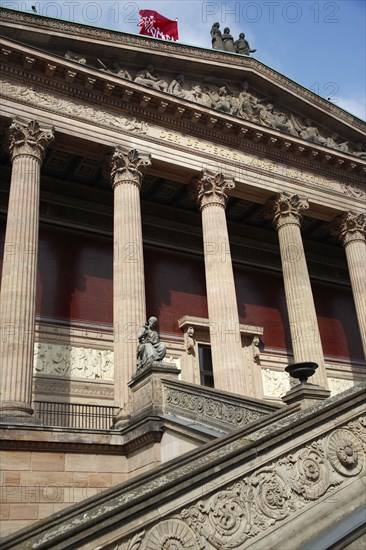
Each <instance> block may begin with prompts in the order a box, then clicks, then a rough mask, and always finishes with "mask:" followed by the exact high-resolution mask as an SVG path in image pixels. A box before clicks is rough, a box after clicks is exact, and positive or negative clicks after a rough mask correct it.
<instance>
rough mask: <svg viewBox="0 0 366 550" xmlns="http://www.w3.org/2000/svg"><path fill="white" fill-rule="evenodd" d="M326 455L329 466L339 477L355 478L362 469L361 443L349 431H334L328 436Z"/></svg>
mask: <svg viewBox="0 0 366 550" xmlns="http://www.w3.org/2000/svg"><path fill="white" fill-rule="evenodd" d="M328 454H329V460H330V463H331V465H332V466H333V468H334V469H335V470H336V471H337V472H338V473H339V474H341V475H344V476H347V477H351V476H356V475H358V474H359V473H360V472H361V470H362V469H363V465H364V453H363V448H362V442H361V441H360V439H359V438H358V437H357V436H356V435H354V434H353V433H352V432H350V431H349V430H344V429H340V430H336V431H335V432H333V433H332V434H331V435H330V436H329V439H328Z"/></svg>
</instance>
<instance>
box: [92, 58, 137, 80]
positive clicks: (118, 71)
mask: <svg viewBox="0 0 366 550" xmlns="http://www.w3.org/2000/svg"><path fill="white" fill-rule="evenodd" d="M97 65H98V69H99V70H100V71H104V72H106V73H111V74H114V75H115V76H119V77H120V78H126V79H127V80H132V76H131V75H130V73H129V72H128V71H127V69H124V68H122V67H121V65H120V64H119V63H118V61H117V60H116V59H114V60H113V61H112V66H111V68H110V69H109V68H108V67H107V65H106V64H105V63H104V62H103V61H102V60H101V59H97Z"/></svg>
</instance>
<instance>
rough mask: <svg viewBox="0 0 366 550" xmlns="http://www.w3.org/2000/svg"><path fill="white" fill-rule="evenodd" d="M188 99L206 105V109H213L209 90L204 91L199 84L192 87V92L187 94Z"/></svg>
mask: <svg viewBox="0 0 366 550" xmlns="http://www.w3.org/2000/svg"><path fill="white" fill-rule="evenodd" d="M186 98H187V99H190V100H191V101H195V102H196V103H199V104H200V105H205V106H206V107H211V105H212V101H211V97H210V94H209V92H208V90H207V88H205V89H204V90H202V88H201V86H200V85H199V84H195V85H194V86H192V88H191V90H190V91H188V92H187V94H186Z"/></svg>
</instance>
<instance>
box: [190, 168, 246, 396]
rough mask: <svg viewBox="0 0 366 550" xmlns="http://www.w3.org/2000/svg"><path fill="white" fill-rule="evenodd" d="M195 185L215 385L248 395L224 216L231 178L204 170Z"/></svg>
mask: <svg viewBox="0 0 366 550" xmlns="http://www.w3.org/2000/svg"><path fill="white" fill-rule="evenodd" d="M197 185H198V204H199V206H200V209H201V213H202V231H203V244H204V255H205V273H206V289H207V290H206V291H207V304H208V317H209V324H210V340H211V352H212V368H213V374H214V380H215V388H217V389H220V390H225V391H230V392H234V393H238V394H242V395H249V393H248V388H247V384H246V377H245V367H244V354H243V348H242V345H241V336H240V329H239V317H238V305H237V300H236V292H235V284H234V275H233V267H232V262H231V253H230V245H229V236H228V231H227V224H226V215H225V207H226V202H227V198H228V197H227V191H228V190H229V189H232V188H234V180H233V179H230V178H225V177H224V176H223V175H222V174H211V173H209V172H204V173H203V174H202V175H201V177H200V179H199V180H198V181H197Z"/></svg>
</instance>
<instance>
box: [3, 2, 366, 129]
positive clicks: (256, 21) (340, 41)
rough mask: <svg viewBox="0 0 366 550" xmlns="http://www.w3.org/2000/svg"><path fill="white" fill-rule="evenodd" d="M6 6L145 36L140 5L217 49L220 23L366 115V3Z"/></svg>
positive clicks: (299, 78) (192, 40)
mask: <svg viewBox="0 0 366 550" xmlns="http://www.w3.org/2000/svg"><path fill="white" fill-rule="evenodd" d="M0 5H1V6H3V7H9V8H12V9H17V10H21V11H30V10H31V6H32V5H35V6H36V8H37V11H38V13H39V14H40V15H47V16H49V17H55V18H58V19H64V20H73V21H77V22H80V23H84V24H87V25H92V26H98V27H102V28H108V29H113V30H117V31H121V32H128V33H132V34H138V32H139V27H137V23H138V21H139V18H140V17H139V15H138V12H139V10H140V9H154V10H156V11H158V12H159V13H161V14H162V15H164V16H165V17H168V18H170V19H176V18H178V29H179V41H180V42H182V43H184V44H191V45H194V46H201V47H205V48H211V38H210V29H211V26H212V24H213V23H214V22H215V21H218V22H219V23H220V26H221V29H222V30H223V29H224V27H226V26H227V27H229V28H230V30H231V34H232V35H233V36H234V39H236V38H238V36H239V33H240V32H245V35H246V38H247V39H248V41H249V43H250V45H251V47H252V48H257V52H256V53H255V54H254V57H256V58H257V59H258V60H259V61H261V62H262V63H264V64H266V65H269V66H270V67H272V68H273V69H275V70H277V71H279V72H280V73H282V74H284V75H285V76H287V77H289V78H291V79H292V80H294V81H296V82H298V83H299V84H302V85H303V86H305V87H306V88H310V89H311V90H312V91H314V92H315V93H317V94H319V95H320V96H322V97H325V98H330V101H332V102H334V103H336V104H337V105H338V106H340V107H342V108H343V109H345V110H347V111H349V112H351V113H352V114H354V115H356V116H358V117H360V118H363V119H365V118H366V91H365V90H366V38H365V37H366V2H365V1H364V0H335V1H330V0H296V1H291V0H268V1H267V0H240V1H227V2H221V1H220V2H219V1H202V0H193V1H192V0H141V1H140V0H138V1H118V0H99V1H93V0H54V1H52V0H47V1H45V0H32V1H27V0H0Z"/></svg>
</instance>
